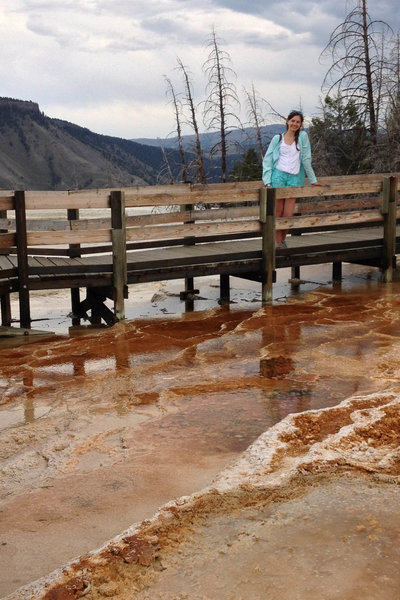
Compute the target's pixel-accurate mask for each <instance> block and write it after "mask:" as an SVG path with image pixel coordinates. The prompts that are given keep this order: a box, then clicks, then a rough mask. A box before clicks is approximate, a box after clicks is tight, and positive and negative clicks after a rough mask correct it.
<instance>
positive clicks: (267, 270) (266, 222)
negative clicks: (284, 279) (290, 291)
mask: <svg viewBox="0 0 400 600" xmlns="http://www.w3.org/2000/svg"><path fill="white" fill-rule="evenodd" d="M259 198H260V221H261V227H262V261H261V278H262V294H261V296H262V303H263V304H267V303H271V302H272V287H273V282H274V278H275V205H276V190H275V189H274V188H268V189H266V188H260V190H259Z"/></svg>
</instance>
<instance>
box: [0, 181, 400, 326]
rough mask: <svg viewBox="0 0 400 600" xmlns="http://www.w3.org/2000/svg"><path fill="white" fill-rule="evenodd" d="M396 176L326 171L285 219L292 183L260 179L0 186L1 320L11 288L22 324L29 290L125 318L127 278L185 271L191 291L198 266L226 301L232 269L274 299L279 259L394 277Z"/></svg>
mask: <svg viewBox="0 0 400 600" xmlns="http://www.w3.org/2000/svg"><path fill="white" fill-rule="evenodd" d="M397 179H398V177H397V175H391V176H389V175H375V176H359V177H348V178H337V179H335V180H333V179H332V178H326V179H325V180H322V181H323V184H324V185H323V187H322V188H313V187H312V186H305V187H304V188H296V189H295V190H293V189H292V190H291V194H293V195H294V194H295V195H296V197H297V198H298V200H297V204H296V214H295V216H294V217H291V218H281V219H276V218H275V216H274V215H275V203H276V200H277V198H279V197H285V195H286V197H288V191H287V189H283V188H282V189H278V190H272V189H269V190H268V191H267V190H265V188H260V184H259V183H258V182H251V183H247V184H219V185H218V184H214V185H211V186H206V187H204V186H203V187H201V186H182V185H181V186H156V187H154V188H132V189H130V188H129V189H125V190H113V191H111V190H100V191H99V190H97V191H85V192H73V193H72V192H25V193H24V192H10V193H4V195H3V196H2V197H0V211H1V212H0V216H1V217H2V218H1V219H0V227H1V233H0V252H1V254H0V298H1V314H2V325H3V326H9V325H10V323H11V311H10V302H9V294H10V293H11V292H17V293H18V295H19V299H20V314H21V327H23V328H28V329H29V328H30V326H31V315H30V301H29V294H30V292H31V291H34V290H44V289H63V288H64V289H65V288H69V289H71V303H72V312H73V314H74V320H73V322H75V323H77V322H79V320H80V319H81V318H85V319H89V320H90V321H91V322H93V323H98V322H100V321H101V320H104V321H105V322H106V323H108V324H112V323H114V322H116V321H117V320H119V319H121V318H124V299H126V297H127V295H128V289H129V286H130V285H133V284H135V283H140V282H151V281H161V280H169V279H183V280H184V281H185V292H184V293H183V297H184V295H185V293H186V294H187V295H190V294H192V295H193V293H194V291H195V287H194V278H199V277H202V276H209V275H219V276H220V285H221V290H220V292H221V293H220V296H221V301H225V302H228V301H229V285H230V284H229V276H239V277H244V278H247V279H251V280H254V281H259V282H260V283H261V285H262V298H263V302H269V301H271V300H272V285H273V281H274V279H275V273H276V270H277V269H280V268H284V267H291V268H292V270H293V276H296V273H297V276H298V274H299V268H300V267H301V266H302V265H312V264H323V263H332V264H333V277H334V278H339V277H340V273H341V264H342V263H343V262H350V263H359V264H366V265H372V266H375V267H377V268H379V269H380V270H381V272H382V277H383V279H384V280H386V281H390V280H391V278H392V272H393V269H395V268H396V254H397V253H398V252H399V251H400V225H398V224H397V221H398V219H399V218H400V209H399V207H398V204H399V202H398V189H397ZM315 194H317V196H315ZM71 206H72V208H70V207H71ZM139 207H142V210H143V207H145V212H141V211H140V208H139ZM167 207H168V208H167ZM130 208H132V209H134V211H135V214H133V215H132V214H129V209H130ZM40 209H42V210H47V211H49V210H51V209H58V211H60V210H61V212H62V211H64V213H63V215H62V217H61V218H59V219H55V218H50V219H49V218H48V217H47V218H44V219H38V218H36V219H33V220H30V219H29V218H28V217H27V215H28V214H29V213H30V212H31V211H33V210H40ZM65 209H66V210H65ZM81 209H86V210H88V211H90V209H97V210H98V209H102V210H104V209H106V212H107V210H109V211H110V216H109V217H103V216H102V217H98V216H94V217H93V218H86V217H85V218H82V217H81V218H80V214H79V211H80V210H81ZM11 211H12V212H11ZM96 214H97V213H96ZM275 229H289V230H290V231H291V233H292V235H290V236H289V237H288V238H287V242H288V248H286V249H276V248H275V243H274V237H275ZM82 289H84V290H86V297H85V298H84V299H83V300H82V299H81V298H80V292H81V291H82ZM132 293H134V289H133V290H132ZM107 299H111V301H112V302H113V305H114V309H113V310H112V309H110V308H109V307H108V306H107V305H106V300H107Z"/></svg>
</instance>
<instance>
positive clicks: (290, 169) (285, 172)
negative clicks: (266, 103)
mask: <svg viewBox="0 0 400 600" xmlns="http://www.w3.org/2000/svg"><path fill="white" fill-rule="evenodd" d="M303 120H304V117H303V113H302V112H301V111H299V110H292V111H291V112H290V113H289V115H288V117H287V119H286V132H285V133H284V134H283V135H282V134H280V135H275V136H274V137H273V138H272V140H271V143H270V145H269V147H268V150H267V152H266V153H265V156H264V160H263V175H262V178H263V182H264V184H265V186H266V187H274V188H275V187H297V186H300V185H304V182H305V176H306V175H307V179H308V181H309V183H311V184H312V185H321V184H320V183H318V182H317V178H316V177H315V173H314V170H313V168H312V165H311V146H310V140H309V139H308V135H307V133H306V132H305V131H302V130H301V126H302V125H303ZM295 203H296V198H284V199H280V198H279V199H277V201H276V216H277V217H291V216H292V215H293V213H294V205H295ZM286 234H287V230H286V231H285V230H282V229H278V230H277V231H276V233H275V239H276V245H277V247H278V248H286V242H285V239H286Z"/></svg>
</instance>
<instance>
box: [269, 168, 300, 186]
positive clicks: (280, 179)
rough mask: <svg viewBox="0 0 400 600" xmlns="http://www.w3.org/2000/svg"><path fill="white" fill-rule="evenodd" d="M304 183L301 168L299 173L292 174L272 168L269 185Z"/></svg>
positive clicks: (298, 184) (296, 184)
mask: <svg viewBox="0 0 400 600" xmlns="http://www.w3.org/2000/svg"><path fill="white" fill-rule="evenodd" d="M301 185H304V173H302V171H301V169H300V171H299V173H297V174H296V175H293V174H292V173H285V171H280V170H279V169H274V170H273V171H272V176H271V187H273V188H278V187H298V186H301Z"/></svg>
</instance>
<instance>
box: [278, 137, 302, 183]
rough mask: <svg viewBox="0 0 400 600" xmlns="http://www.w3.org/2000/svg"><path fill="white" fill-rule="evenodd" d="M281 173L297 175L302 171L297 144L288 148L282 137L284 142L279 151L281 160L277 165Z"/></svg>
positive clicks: (294, 143)
mask: <svg viewBox="0 0 400 600" xmlns="http://www.w3.org/2000/svg"><path fill="white" fill-rule="evenodd" d="M276 168H277V169H279V171H284V172H285V173H290V174H291V175H297V173H298V172H299V171H300V152H299V151H298V150H297V148H296V142H293V143H292V144H290V146H288V145H287V144H286V143H285V140H284V138H283V136H282V141H281V145H280V150H279V160H278V162H277V164H276Z"/></svg>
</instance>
